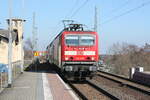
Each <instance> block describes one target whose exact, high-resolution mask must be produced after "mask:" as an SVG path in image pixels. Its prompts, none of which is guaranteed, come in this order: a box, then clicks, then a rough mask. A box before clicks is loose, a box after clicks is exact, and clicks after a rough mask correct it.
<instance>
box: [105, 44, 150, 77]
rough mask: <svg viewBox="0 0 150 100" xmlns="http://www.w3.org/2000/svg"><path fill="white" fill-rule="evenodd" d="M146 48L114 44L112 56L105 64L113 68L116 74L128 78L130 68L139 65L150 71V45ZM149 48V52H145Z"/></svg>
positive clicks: (111, 49)
mask: <svg viewBox="0 0 150 100" xmlns="http://www.w3.org/2000/svg"><path fill="white" fill-rule="evenodd" d="M145 46H147V47H145ZM145 46H144V47H138V46H137V45H133V44H127V43H122V44H120V43H116V44H113V46H112V47H111V48H110V49H109V53H110V55H111V56H109V58H107V59H106V60H105V62H106V63H107V64H108V65H109V66H111V67H113V69H114V70H113V72H114V73H116V74H122V75H126V76H128V73H129V68H131V67H135V66H137V65H138V66H142V67H144V69H145V70H150V45H145ZM148 46H149V48H148ZM147 48H148V50H149V52H145V50H147ZM148 50H147V51H148Z"/></svg>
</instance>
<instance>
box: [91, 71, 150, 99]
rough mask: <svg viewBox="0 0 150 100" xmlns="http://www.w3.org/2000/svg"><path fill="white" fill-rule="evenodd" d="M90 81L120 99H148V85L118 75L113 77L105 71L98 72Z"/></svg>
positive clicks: (149, 93) (149, 90)
mask: <svg viewBox="0 0 150 100" xmlns="http://www.w3.org/2000/svg"><path fill="white" fill-rule="evenodd" d="M91 81H92V82H93V83H95V84H96V85H97V86H99V87H101V88H103V89H104V90H105V91H109V92H110V94H112V95H114V96H116V97H117V98H119V99H120V100H150V88H149V87H147V86H143V85H141V84H137V83H134V82H131V81H128V80H127V79H124V78H121V77H120V76H119V77H115V75H110V74H107V73H105V72H98V73H97V76H95V77H94V78H93V80H91Z"/></svg>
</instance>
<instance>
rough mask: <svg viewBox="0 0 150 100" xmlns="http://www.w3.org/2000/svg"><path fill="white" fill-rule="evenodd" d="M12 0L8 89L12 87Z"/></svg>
mask: <svg viewBox="0 0 150 100" xmlns="http://www.w3.org/2000/svg"><path fill="white" fill-rule="evenodd" d="M11 13H12V0H9V20H8V26H9V44H8V87H11V85H12V61H11V60H12V34H11V32H12V18H11Z"/></svg>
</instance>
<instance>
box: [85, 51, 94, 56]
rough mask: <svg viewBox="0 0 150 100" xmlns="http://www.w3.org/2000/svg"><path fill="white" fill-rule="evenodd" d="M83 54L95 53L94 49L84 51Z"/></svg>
mask: <svg viewBox="0 0 150 100" xmlns="http://www.w3.org/2000/svg"><path fill="white" fill-rule="evenodd" d="M83 55H95V51H84V52H83Z"/></svg>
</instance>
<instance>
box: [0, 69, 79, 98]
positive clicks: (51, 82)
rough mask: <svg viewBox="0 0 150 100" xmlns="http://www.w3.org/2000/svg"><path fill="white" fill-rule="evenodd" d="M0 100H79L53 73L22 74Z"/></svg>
mask: <svg viewBox="0 0 150 100" xmlns="http://www.w3.org/2000/svg"><path fill="white" fill-rule="evenodd" d="M0 100H79V98H78V97H77V96H76V95H75V93H74V92H73V91H72V89H71V88H70V87H68V85H67V84H65V83H64V82H63V80H62V79H61V78H60V77H59V76H58V74H56V73H55V72H50V73H44V72H24V73H23V74H21V75H20V76H19V77H18V78H17V79H16V80H15V81H14V82H13V84H12V87H11V88H6V89H4V90H3V91H2V92H1V93H0Z"/></svg>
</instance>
